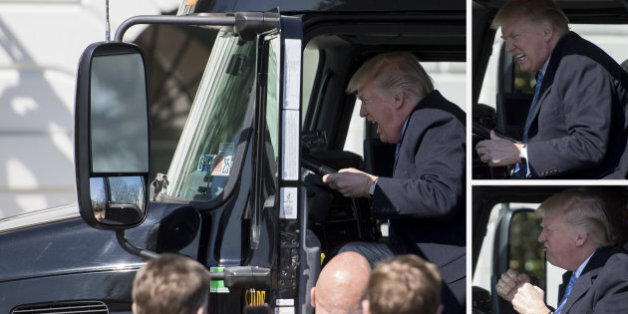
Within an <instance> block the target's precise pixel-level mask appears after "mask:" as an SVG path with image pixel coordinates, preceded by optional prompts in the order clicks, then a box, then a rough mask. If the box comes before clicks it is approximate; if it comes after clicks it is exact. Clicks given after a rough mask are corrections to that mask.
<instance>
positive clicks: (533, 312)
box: [512, 282, 550, 314]
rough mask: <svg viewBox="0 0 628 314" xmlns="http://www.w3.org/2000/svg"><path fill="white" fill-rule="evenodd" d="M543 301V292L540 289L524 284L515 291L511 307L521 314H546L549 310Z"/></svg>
mask: <svg viewBox="0 0 628 314" xmlns="http://www.w3.org/2000/svg"><path fill="white" fill-rule="evenodd" d="M544 299H545V292H543V290H542V289H541V288H539V287H537V286H534V285H532V284H530V283H527V282H526V283H524V284H523V285H521V286H520V287H519V289H517V292H516V293H515V295H514V298H513V299H512V307H513V308H514V309H515V311H517V312H519V313H521V314H547V313H549V312H550V309H549V308H548V307H547V306H546V305H545V301H544Z"/></svg>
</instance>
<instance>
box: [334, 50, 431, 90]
mask: <svg viewBox="0 0 628 314" xmlns="http://www.w3.org/2000/svg"><path fill="white" fill-rule="evenodd" d="M373 79H375V86H377V87H378V88H379V89H380V90H381V91H383V92H384V91H392V90H393V89H396V88H399V89H401V90H403V91H404V92H406V93H408V94H410V95H412V96H414V97H416V98H418V99H421V98H423V97H424V96H425V95H427V94H429V93H430V92H432V90H434V85H433V83H432V79H431V78H430V76H429V75H428V74H427V72H425V69H423V67H422V66H421V64H420V63H419V60H418V59H417V57H416V56H415V55H413V54H412V53H409V52H388V53H382V54H379V55H377V56H375V57H373V58H371V59H369V60H368V61H366V62H365V63H364V64H362V66H361V67H360V68H359V69H358V70H357V71H356V72H355V73H354V74H353V76H352V77H351V80H349V84H347V89H346V92H347V93H348V94H352V93H355V92H356V91H358V90H359V89H360V88H361V87H362V86H364V85H365V84H366V83H367V82H368V81H371V80H373Z"/></svg>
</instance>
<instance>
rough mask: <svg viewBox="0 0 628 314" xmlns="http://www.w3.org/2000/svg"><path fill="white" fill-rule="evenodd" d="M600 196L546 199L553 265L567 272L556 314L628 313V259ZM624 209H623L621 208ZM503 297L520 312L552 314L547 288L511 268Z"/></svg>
mask: <svg viewBox="0 0 628 314" xmlns="http://www.w3.org/2000/svg"><path fill="white" fill-rule="evenodd" d="M600 196H601V194H600V193H597V192H595V191H593V190H583V189H574V190H567V191H564V192H561V193H558V194H556V195H554V196H552V197H550V198H548V199H547V200H545V201H544V202H543V203H542V204H541V206H540V207H539V209H538V212H539V214H540V215H541V216H542V222H541V226H542V227H543V230H542V231H541V234H540V235H539V239H538V240H539V242H542V243H543V244H544V248H545V252H546V253H545V254H546V258H547V261H548V262H550V263H551V264H552V265H555V266H558V267H560V268H564V269H566V270H567V271H568V272H567V273H565V275H564V276H563V284H562V285H561V286H560V287H559V301H558V305H557V308H556V310H555V311H554V313H556V314H558V313H562V314H566V313H593V312H595V313H628V302H626V300H627V299H628V254H627V252H626V251H625V250H624V249H623V248H621V247H619V246H613V244H614V243H613V239H614V236H613V235H612V227H611V224H610V222H609V221H608V217H609V216H608V215H607V214H606V213H605V211H606V210H612V209H609V208H605V206H606V205H607V204H612V203H610V202H606V201H605V200H604V199H602V198H601V197H600ZM615 210H621V209H615ZM496 288H497V293H498V294H499V296H501V297H502V298H504V299H505V300H507V301H509V302H511V303H512V305H513V307H514V309H515V310H516V311H517V312H519V313H550V312H551V311H552V310H550V308H549V306H547V305H546V304H545V302H544V292H543V290H542V289H541V288H539V287H537V286H534V285H532V284H530V279H529V277H528V276H527V275H525V274H520V273H518V272H517V271H515V270H512V269H509V270H508V271H507V272H506V273H504V274H502V276H501V278H500V279H499V281H498V283H497V286H496Z"/></svg>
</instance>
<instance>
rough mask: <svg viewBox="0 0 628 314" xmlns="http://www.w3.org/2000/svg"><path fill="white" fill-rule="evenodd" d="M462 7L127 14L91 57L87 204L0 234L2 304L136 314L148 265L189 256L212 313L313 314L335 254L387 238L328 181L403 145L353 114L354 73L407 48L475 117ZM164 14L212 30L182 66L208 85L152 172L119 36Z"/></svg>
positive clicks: (131, 51)
mask: <svg viewBox="0 0 628 314" xmlns="http://www.w3.org/2000/svg"><path fill="white" fill-rule="evenodd" d="M465 7H466V6H465V1H444V2H432V1H397V0H394V1H392V2H387V3H386V4H382V3H381V2H378V1H361V2H345V1H282V0H276V1H221V0H217V1H203V0H199V1H183V2H182V4H181V6H180V8H179V12H178V15H177V16H169V17H150V16H138V17H135V18H131V19H129V20H128V21H127V22H126V23H123V25H122V26H120V28H119V29H118V32H117V34H116V40H115V41H114V42H110V43H96V44H93V45H91V46H90V47H88V48H87V49H86V50H85V52H84V54H83V57H82V59H81V62H80V66H79V77H78V82H77V103H76V112H75V114H76V124H75V125H76V139H75V145H76V150H75V156H76V157H75V159H76V176H77V190H78V206H74V207H68V208H65V209H64V212H65V213H67V215H66V216H63V217H58V216H57V217H55V218H54V219H46V218H42V217H45V216H44V212H40V213H33V214H31V217H30V218H25V217H17V218H14V219H13V220H12V224H11V225H10V227H6V228H4V229H2V230H0V247H2V248H3V249H2V252H3V253H2V254H3V256H5V257H12V258H2V262H1V264H0V291H1V295H2V296H3V297H2V298H0V311H3V312H8V313H26V312H29V311H31V312H36V311H38V310H42V309H46V310H47V312H46V313H62V312H63V313H66V312H67V311H69V310H72V311H74V312H72V313H87V312H88V311H89V312H90V313H99V312H98V311H100V312H101V313H130V308H131V287H132V280H133V277H134V274H135V272H136V271H137V269H139V268H140V267H141V266H142V265H143V264H144V262H145V260H146V259H148V258H151V257H153V256H155V255H156V254H159V253H163V252H177V253H180V254H185V255H187V256H190V257H192V258H194V259H196V260H198V261H199V262H200V263H202V264H203V265H205V266H206V267H207V268H208V269H210V270H211V272H212V276H213V277H212V278H213V280H212V291H211V295H210V313H238V312H243V310H244V309H245V308H251V307H255V306H261V307H266V308H270V309H272V310H273V311H274V312H275V313H311V312H312V308H311V305H310V300H309V295H310V294H309V291H310V288H311V287H312V286H313V285H314V284H315V282H316V278H317V277H318V273H319V271H320V268H321V265H322V264H324V263H325V262H326V260H327V259H326V258H327V257H329V256H331V255H333V252H334V249H335V248H337V247H338V246H339V245H340V244H343V243H346V242H349V241H357V240H361V241H380V240H383V239H385V237H386V228H385V226H386V224H385V223H384V221H380V220H378V219H377V217H372V216H371V215H370V211H369V204H368V200H366V199H348V198H344V197H342V196H341V195H340V194H338V193H336V192H334V191H332V190H330V189H329V188H328V187H327V186H326V185H325V184H323V183H322V181H321V175H322V174H324V173H326V172H329V171H335V170H338V169H341V168H345V167H354V168H358V169H363V170H365V171H367V172H371V173H375V174H378V175H390V174H391V171H392V164H393V162H392V157H393V154H394V145H393V146H391V145H388V144H383V143H381V142H380V141H379V139H378V136H377V133H376V127H375V126H374V125H371V124H370V123H368V122H367V121H365V119H362V118H360V117H359V114H358V112H359V107H360V104H359V101H357V99H356V97H355V95H348V94H346V93H345V88H346V85H347V82H348V80H349V78H350V77H351V75H352V74H353V72H355V70H356V69H357V68H358V67H359V66H360V65H361V64H362V63H363V62H364V61H365V60H367V59H369V58H370V57H372V56H374V55H376V54H378V53H382V52H388V51H410V52H412V53H414V54H416V55H417V57H418V58H419V60H421V62H422V64H423V65H424V66H425V67H426V69H427V71H428V73H430V74H431V73H435V75H432V76H433V79H434V81H435V87H436V88H437V89H440V90H441V91H444V90H445V91H444V92H443V94H444V95H445V97H447V98H449V99H450V100H453V101H454V102H456V103H457V104H458V105H459V106H460V107H462V108H463V109H464V107H465V104H464V99H466V89H465V83H466V79H465V70H466V66H465V59H466V11H465ZM160 23H163V24H182V25H190V26H196V27H199V28H203V29H209V30H211V32H208V33H210V34H213V35H211V36H208V38H207V42H208V43H209V44H210V45H211V47H212V49H211V52H210V54H209V58H208V59H207V60H185V62H186V63H187V64H188V65H189V66H190V67H201V68H203V69H204V70H203V71H202V72H203V74H202V78H201V79H200V82H199V84H198V89H197V91H196V95H195V97H194V101H193V103H192V106H191V108H190V110H189V113H188V114H187V117H186V119H185V124H184V127H183V130H182V132H181V135H180V137H179V140H178V143H177V145H176V149H175V150H174V153H173V155H172V156H164V157H163V159H165V160H169V162H168V163H167V164H165V165H160V166H159V167H163V168H158V169H154V168H152V167H153V166H152V165H149V162H148V160H149V159H150V155H151V153H152V152H154V151H156V149H155V148H151V141H150V140H149V137H150V133H151V132H150V127H151V126H150V125H149V123H148V104H149V102H150V100H149V99H148V96H147V93H146V90H147V83H146V72H147V71H148V70H147V69H146V68H145V65H144V64H145V63H144V62H143V57H142V56H143V53H142V51H141V49H140V48H138V47H137V46H134V45H129V44H126V43H123V39H124V32H125V31H126V29H128V28H129V27H132V26H133V25H137V24H160ZM447 91H451V92H447ZM46 212H50V211H46ZM79 212H80V214H81V216H80V217H79V216H78V213H79ZM72 213H74V214H72ZM34 216H37V218H35V217H34ZM7 225H8V222H7ZM0 226H2V224H0Z"/></svg>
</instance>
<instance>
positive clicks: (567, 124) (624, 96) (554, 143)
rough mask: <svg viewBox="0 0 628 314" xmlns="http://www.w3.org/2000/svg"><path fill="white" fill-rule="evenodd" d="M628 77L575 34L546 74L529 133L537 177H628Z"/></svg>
mask: <svg viewBox="0 0 628 314" xmlns="http://www.w3.org/2000/svg"><path fill="white" fill-rule="evenodd" d="M627 87H628V74H626V72H624V71H623V70H622V68H621V67H620V66H619V65H618V64H617V63H616V62H615V61H614V60H613V59H611V57H609V56H608V55H607V54H606V53H605V52H604V51H602V50H601V49H600V48H598V47H597V46H595V45H593V44H592V43H590V42H588V41H586V40H584V39H582V38H581V37H580V36H578V35H577V34H576V33H573V32H569V33H568V34H566V35H565V36H563V38H562V39H561V40H560V41H559V42H558V44H557V45H556V47H555V48H554V51H553V52H552V55H551V57H550V61H549V64H548V66H547V70H546V72H545V75H544V78H543V82H542V86H541V93H540V96H539V103H538V106H537V109H536V112H535V116H534V119H533V121H532V124H531V125H530V129H529V131H528V162H529V165H530V172H531V175H532V177H541V178H543V177H558V178H580V179H585V178H617V179H624V178H625V177H626V175H627V173H628V149H627V147H626V142H627V140H628V119H627V117H628V115H627V112H626V106H627V104H628V92H627Z"/></svg>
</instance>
